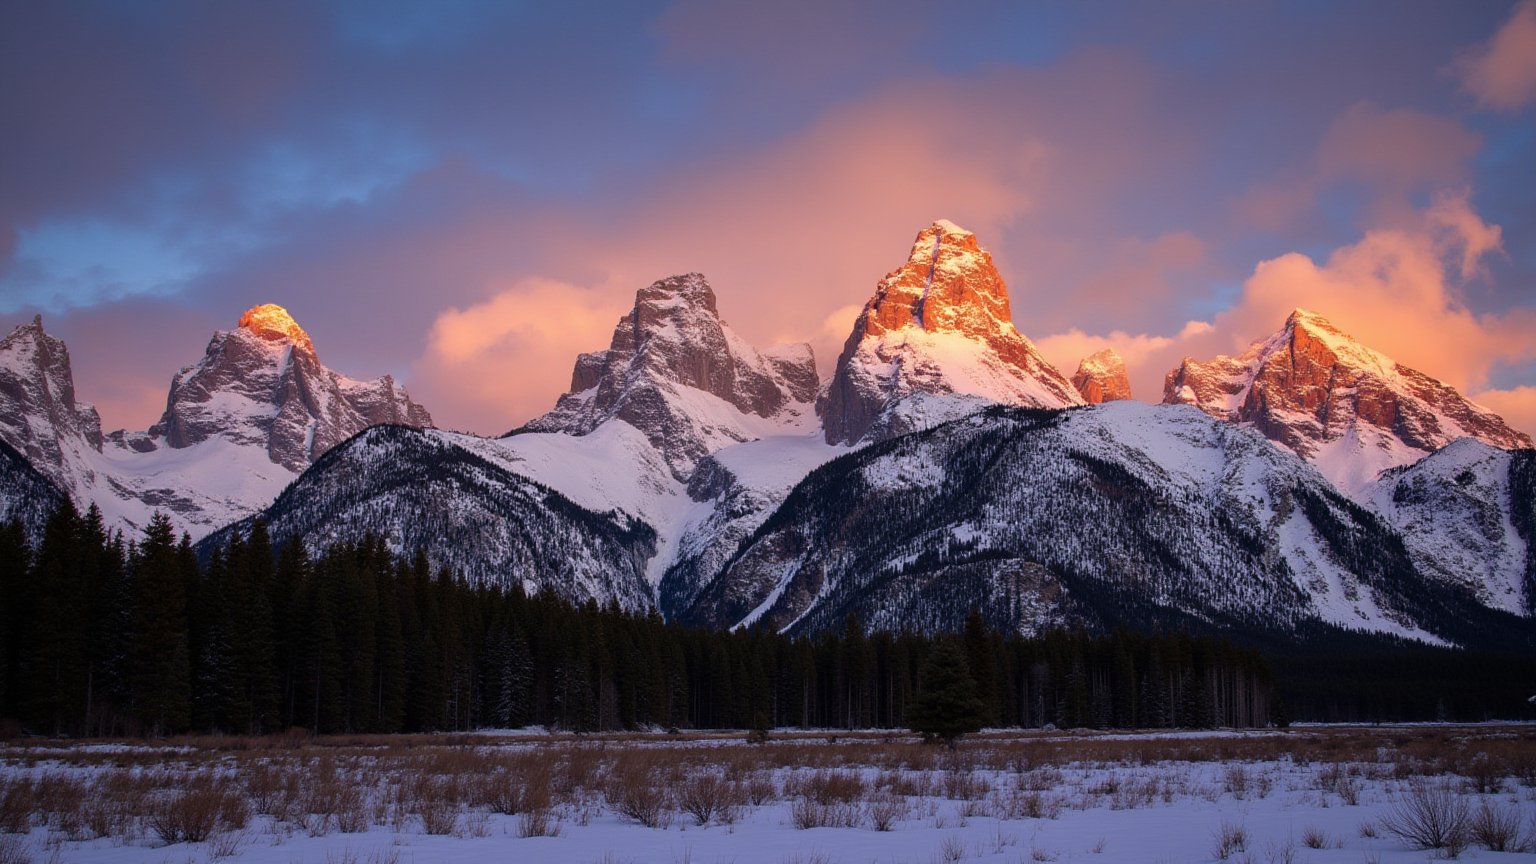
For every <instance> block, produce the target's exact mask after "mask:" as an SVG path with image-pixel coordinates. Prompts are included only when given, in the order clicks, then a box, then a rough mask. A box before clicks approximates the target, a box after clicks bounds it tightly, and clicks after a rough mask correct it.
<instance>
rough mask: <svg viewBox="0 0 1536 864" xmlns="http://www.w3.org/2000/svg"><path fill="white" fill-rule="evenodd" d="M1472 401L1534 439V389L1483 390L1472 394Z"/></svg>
mask: <svg viewBox="0 0 1536 864" xmlns="http://www.w3.org/2000/svg"><path fill="white" fill-rule="evenodd" d="M1472 401H1474V402H1477V403H1478V404H1480V405H1482V406H1483V407H1484V408H1487V409H1489V410H1490V411H1493V412H1494V413H1495V414H1498V415H1499V416H1500V417H1503V418H1504V421H1505V422H1506V423H1508V424H1509V425H1510V426H1512V427H1514V428H1515V429H1519V430H1520V431H1521V432H1524V433H1526V434H1527V435H1530V436H1531V437H1533V438H1536V387H1530V386H1524V387H1514V388H1512V389H1509V390H1484V391H1483V392H1481V393H1476V394H1473V396H1472Z"/></svg>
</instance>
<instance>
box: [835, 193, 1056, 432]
mask: <svg viewBox="0 0 1536 864" xmlns="http://www.w3.org/2000/svg"><path fill="white" fill-rule="evenodd" d="M994 403H1002V404H1008V405H1024V406H1032V407H1040V408H1060V407H1064V406H1067V405H1081V404H1082V403H1083V399H1082V396H1080V395H1079V394H1078V392H1077V389H1076V388H1075V387H1073V386H1072V382H1070V381H1068V380H1067V379H1066V377H1065V376H1063V375H1062V374H1061V372H1059V371H1057V369H1056V367H1054V366H1052V365H1051V364H1050V363H1049V362H1047V361H1046V359H1045V358H1044V357H1042V356H1041V355H1040V352H1039V351H1037V350H1036V349H1035V346H1034V344H1033V343H1031V342H1030V341H1029V340H1028V339H1027V338H1025V337H1024V334H1022V333H1020V332H1019V331H1018V330H1017V329H1015V328H1014V326H1013V314H1012V311H1011V310H1010V308H1009V302H1008V287H1007V286H1006V285H1004V284H1003V277H1002V275H1001V274H999V273H998V272H997V267H995V266H994V265H993V264H992V255H991V253H989V252H987V250H985V249H983V248H981V246H980V244H978V243H977V242H976V235H975V234H972V233H971V232H969V231H966V230H965V229H963V228H961V227H959V226H957V225H955V224H954V223H953V222H949V221H946V220H943V219H940V220H939V221H937V222H935V223H933V224H932V225H930V226H928V227H927V228H924V229H923V230H922V231H920V232H918V235H917V240H916V241H914V242H913V244H912V251H911V253H910V254H909V255H908V256H907V261H906V263H905V264H903V265H901V267H899V268H897V269H896V270H893V271H891V272H890V273H889V274H887V275H886V277H885V278H884V279H882V280H880V284H879V285H878V286H877V287H876V288H875V294H874V296H873V297H871V298H870V299H869V302H868V303H865V304H864V310H863V311H862V312H860V313H859V317H858V320H857V321H855V322H854V325H853V332H852V333H850V334H849V336H848V341H847V343H846V344H845V345H844V346H843V353H842V355H841V356H839V357H838V359H837V371H836V372H835V373H834V374H833V376H832V380H831V382H830V383H829V384H828V387H827V389H826V390H825V391H824V392H823V393H822V395H821V398H820V399H818V400H817V403H816V410H817V413H818V414H819V415H820V416H821V419H822V425H823V428H824V431H825V435H826V439H827V441H828V442H829V443H833V444H853V443H856V442H868V441H877V440H880V439H883V438H889V437H893V436H896V435H901V434H904V433H906V432H910V431H912V430H914V429H921V428H923V427H925V426H929V425H932V424H935V423H940V422H943V421H945V420H948V419H951V418H954V417H958V416H961V415H963V414H967V413H970V412H972V411H975V410H977V409H978V408H981V407H983V406H985V405H988V404H994Z"/></svg>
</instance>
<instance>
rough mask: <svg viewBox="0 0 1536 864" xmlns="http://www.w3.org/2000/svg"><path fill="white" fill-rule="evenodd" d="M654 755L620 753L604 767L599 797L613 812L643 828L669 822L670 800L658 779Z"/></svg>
mask: <svg viewBox="0 0 1536 864" xmlns="http://www.w3.org/2000/svg"><path fill="white" fill-rule="evenodd" d="M662 773H663V766H662V765H661V763H660V760H659V759H658V757H657V755H656V754H654V753H651V752H645V751H639V752H628V753H623V754H620V756H619V757H618V759H616V760H615V761H614V763H613V766H612V767H611V768H610V769H609V771H608V778H607V782H606V783H605V785H604V789H603V797H604V799H605V800H606V801H607V802H608V807H609V809H611V810H613V812H615V813H617V814H619V815H620V816H623V817H624V818H626V819H630V820H632V821H634V822H638V823H639V824H641V825H644V826H645V827H647V828H665V827H666V826H668V825H670V824H671V823H672V808H673V804H672V800H671V796H670V795H669V794H668V786H667V784H666V783H665V782H663V781H662V779H661V775H662Z"/></svg>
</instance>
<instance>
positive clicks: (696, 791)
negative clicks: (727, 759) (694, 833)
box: [677, 767, 746, 825]
mask: <svg viewBox="0 0 1536 864" xmlns="http://www.w3.org/2000/svg"><path fill="white" fill-rule="evenodd" d="M745 802H746V793H745V792H744V791H743V790H742V789H741V788H740V787H739V786H738V785H737V784H735V783H733V782H731V781H729V780H726V779H725V778H724V777H722V776H720V774H719V772H718V771H717V770H716V769H714V768H713V767H709V768H705V769H703V770H698V771H694V772H693V773H691V774H689V775H688V777H687V778H685V779H684V780H683V782H682V783H680V784H679V785H678V787H677V805H678V807H679V808H681V809H682V810H683V812H685V813H687V814H688V815H690V816H692V817H693V818H694V821H696V822H697V823H698V824H700V825H708V824H709V823H710V822H711V821H713V820H715V819H719V820H720V821H721V822H724V823H727V824H728V823H731V822H735V821H736V818H737V814H738V813H739V812H740V810H741V807H742V805H743V804H744V803H745Z"/></svg>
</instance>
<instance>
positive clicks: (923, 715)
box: [907, 639, 986, 750]
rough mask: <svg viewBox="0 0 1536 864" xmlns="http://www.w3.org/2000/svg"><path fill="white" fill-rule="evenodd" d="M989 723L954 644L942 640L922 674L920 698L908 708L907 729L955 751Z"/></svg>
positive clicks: (929, 658) (963, 656)
mask: <svg viewBox="0 0 1536 864" xmlns="http://www.w3.org/2000/svg"><path fill="white" fill-rule="evenodd" d="M985 720H986V706H985V705H984V704H983V703H982V701H981V698H980V697H979V696H977V695H976V680H975V679H974V678H972V677H971V672H970V670H969V669H968V668H966V663H965V655H964V654H963V653H962V652H961V651H960V648H959V647H958V646H957V645H955V643H954V642H952V641H950V640H948V639H940V640H939V641H938V643H937V644H935V645H934V647H933V651H932V652H931V653H930V654H929V655H928V659H927V660H926V661H924V662H923V667H922V670H921V671H920V672H919V673H918V694H917V698H916V699H914V700H913V701H912V704H911V705H909V706H907V726H908V727H910V728H911V729H912V731H914V732H917V733H919V734H921V735H922V736H923V737H924V738H926V739H928V740H930V741H943V742H944V743H945V744H947V745H949V748H950V749H951V750H953V749H955V745H956V743H957V742H958V741H959V740H960V736H962V735H964V734H965V733H967V732H975V731H976V730H978V729H980V728H981V727H982V724H983V723H984V722H985Z"/></svg>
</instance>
